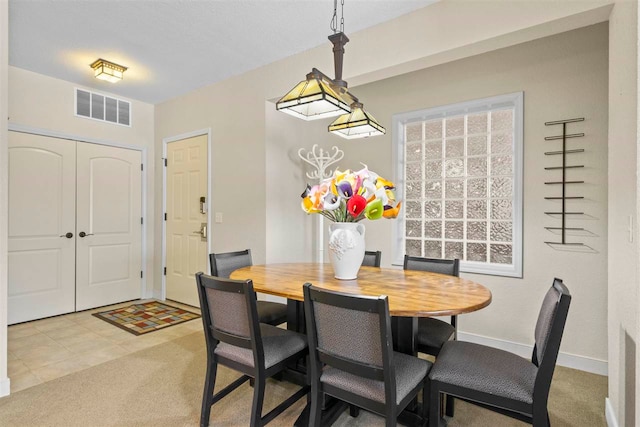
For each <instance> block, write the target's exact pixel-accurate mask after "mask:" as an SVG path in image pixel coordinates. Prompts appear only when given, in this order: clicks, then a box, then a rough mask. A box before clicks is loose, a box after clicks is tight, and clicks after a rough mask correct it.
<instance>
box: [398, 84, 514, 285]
mask: <svg viewBox="0 0 640 427" xmlns="http://www.w3.org/2000/svg"><path fill="white" fill-rule="evenodd" d="M522 99H523V95H522V93H515V94H510V95H504V96H500V97H495V98H489V99H482V100H477V101H471V102H466V103H463V104H455V105H448V106H444V107H437V108H432V109H428V110H422V111H416V112H411V113H405V114H401V115H397V116H395V117H394V126H395V129H396V132H395V141H394V144H395V150H396V157H397V162H396V163H397V165H396V166H397V168H396V172H397V173H396V174H397V175H398V176H397V177H396V183H397V184H398V187H399V188H398V193H399V194H400V195H401V197H402V200H404V206H405V209H404V212H403V217H402V219H401V220H400V221H398V222H397V230H396V241H397V247H396V259H397V261H398V262H400V260H401V259H402V257H403V256H404V254H408V255H414V256H423V257H429V258H459V259H460V260H461V271H465V272H475V273H486V274H496V275H505V276H516V277H520V276H522V151H523V150H522Z"/></svg>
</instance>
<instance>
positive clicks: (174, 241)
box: [165, 135, 208, 307]
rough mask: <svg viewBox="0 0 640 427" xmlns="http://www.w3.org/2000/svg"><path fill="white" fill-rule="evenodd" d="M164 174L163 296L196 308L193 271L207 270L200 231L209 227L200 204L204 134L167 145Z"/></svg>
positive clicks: (204, 185) (204, 180) (203, 188)
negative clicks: (164, 286) (165, 260)
mask: <svg viewBox="0 0 640 427" xmlns="http://www.w3.org/2000/svg"><path fill="white" fill-rule="evenodd" d="M166 176H167V180H166V181H167V188H166V203H167V221H166V234H165V235H166V239H165V241H166V256H167V276H166V296H167V298H169V299H172V300H175V301H179V302H182V303H185V304H189V305H193V306H197V307H199V306H200V302H199V301H198V289H197V287H196V280H195V273H197V272H199V271H208V268H207V264H208V251H207V239H206V232H205V233H201V232H200V230H202V229H203V227H205V230H206V229H208V227H207V214H206V212H203V209H202V208H201V203H200V200H201V199H200V198H201V197H206V196H207V136H206V135H201V136H196V137H193V138H187V139H183V140H180V141H176V142H171V143H169V144H167V175H166ZM207 231H208V230H207Z"/></svg>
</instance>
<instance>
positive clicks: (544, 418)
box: [531, 409, 551, 427]
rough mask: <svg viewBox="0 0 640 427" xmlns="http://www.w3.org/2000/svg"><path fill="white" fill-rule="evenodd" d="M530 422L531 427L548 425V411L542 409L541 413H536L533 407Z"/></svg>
mask: <svg viewBox="0 0 640 427" xmlns="http://www.w3.org/2000/svg"><path fill="white" fill-rule="evenodd" d="M540 412H542V411H540ZM531 424H532V425H533V427H550V426H551V421H550V420H549V413H548V412H547V411H544V412H543V413H536V411H535V409H534V411H533V420H532V422H531Z"/></svg>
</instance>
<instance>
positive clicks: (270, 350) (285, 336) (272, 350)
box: [214, 324, 307, 369]
mask: <svg viewBox="0 0 640 427" xmlns="http://www.w3.org/2000/svg"><path fill="white" fill-rule="evenodd" d="M260 333H261V334H262V345H263V347H264V364H265V366H264V367H265V369H268V368H270V367H271V366H273V365H275V364H276V363H278V362H281V361H283V360H284V359H286V358H287V357H289V356H292V355H294V354H296V353H297V352H299V351H301V350H302V349H304V348H305V347H306V346H307V339H306V337H305V336H304V335H302V334H298V333H296V332H292V331H288V330H286V329H280V328H277V327H275V326H271V325H265V324H260ZM214 352H215V354H217V355H218V356H222V357H225V358H227V359H231V360H233V361H236V362H238V363H241V364H243V365H245V366H249V367H253V351H252V350H251V349H249V348H242V347H236V346H234V345H231V344H227V343H224V342H220V343H218V345H217V346H216V349H215V351H214Z"/></svg>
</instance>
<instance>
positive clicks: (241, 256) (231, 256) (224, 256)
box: [209, 249, 253, 278]
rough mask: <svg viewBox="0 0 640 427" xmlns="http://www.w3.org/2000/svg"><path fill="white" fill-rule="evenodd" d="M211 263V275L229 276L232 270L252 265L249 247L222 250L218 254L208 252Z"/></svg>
mask: <svg viewBox="0 0 640 427" xmlns="http://www.w3.org/2000/svg"><path fill="white" fill-rule="evenodd" d="M209 263H210V264H211V275H212V276H216V277H223V278H229V276H230V275H231V273H232V272H233V271H234V270H237V269H238V268H242V267H249V266H251V265H253V261H252V260H251V249H245V250H244V251H237V252H224V253H220V254H209Z"/></svg>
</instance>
